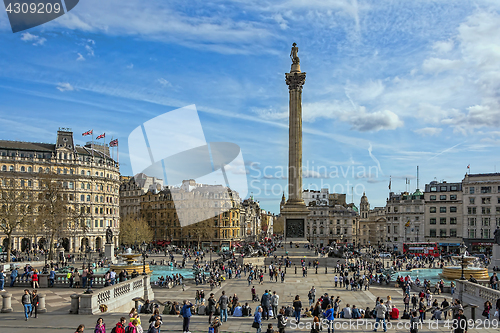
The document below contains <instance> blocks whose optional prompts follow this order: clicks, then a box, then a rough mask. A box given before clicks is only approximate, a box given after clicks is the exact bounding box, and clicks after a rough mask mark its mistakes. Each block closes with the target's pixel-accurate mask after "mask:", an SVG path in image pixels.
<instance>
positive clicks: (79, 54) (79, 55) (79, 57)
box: [76, 53, 85, 61]
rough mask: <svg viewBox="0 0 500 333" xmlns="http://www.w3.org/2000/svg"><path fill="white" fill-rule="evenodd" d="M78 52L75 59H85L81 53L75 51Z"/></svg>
mask: <svg viewBox="0 0 500 333" xmlns="http://www.w3.org/2000/svg"><path fill="white" fill-rule="evenodd" d="M77 54H78V58H76V61H85V58H84V57H83V56H82V54H81V53H77Z"/></svg>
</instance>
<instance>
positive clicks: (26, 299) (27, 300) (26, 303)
mask: <svg viewBox="0 0 500 333" xmlns="http://www.w3.org/2000/svg"><path fill="white" fill-rule="evenodd" d="M21 303H22V304H23V307H24V317H25V318H26V321H28V316H29V314H30V313H31V294H30V291H29V290H28V289H24V295H23V297H22V298H21Z"/></svg>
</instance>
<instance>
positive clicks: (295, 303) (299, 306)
mask: <svg viewBox="0 0 500 333" xmlns="http://www.w3.org/2000/svg"><path fill="white" fill-rule="evenodd" d="M293 310H294V311H293V313H294V317H295V321H296V322H297V324H298V323H300V313H301V311H302V302H301V301H300V296H299V295H296V296H295V300H294V301H293Z"/></svg>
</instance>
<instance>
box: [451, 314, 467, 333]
mask: <svg viewBox="0 0 500 333" xmlns="http://www.w3.org/2000/svg"><path fill="white" fill-rule="evenodd" d="M452 327H453V328H454V329H455V331H454V332H455V333H467V331H468V329H469V326H468V324H467V317H465V315H464V309H458V313H457V314H456V315H455V316H454V317H453V324H452Z"/></svg>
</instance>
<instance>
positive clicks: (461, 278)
mask: <svg viewBox="0 0 500 333" xmlns="http://www.w3.org/2000/svg"><path fill="white" fill-rule="evenodd" d="M465 251H467V246H465V243H462V244H461V245H460V254H461V255H462V276H461V277H460V280H465V276H464V264H465V262H464V256H465Z"/></svg>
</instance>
